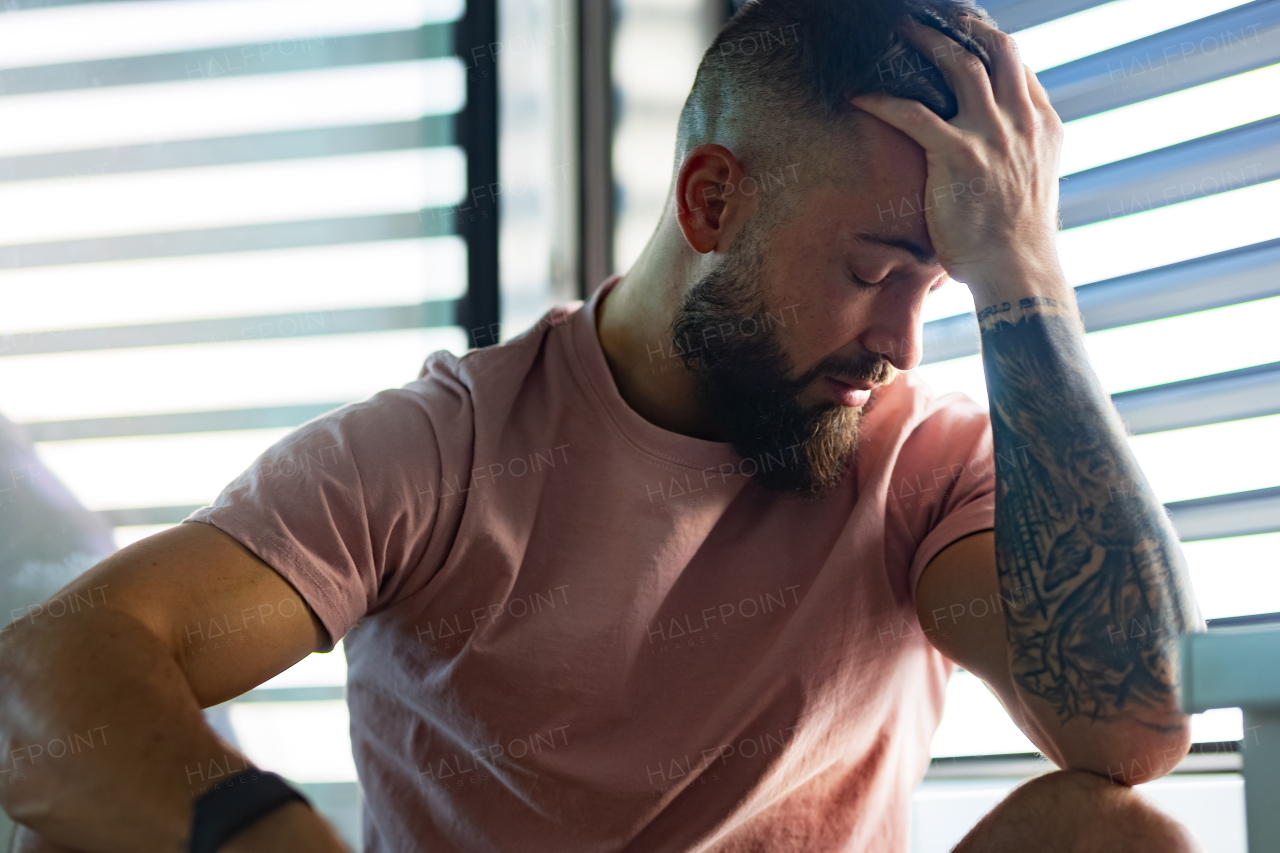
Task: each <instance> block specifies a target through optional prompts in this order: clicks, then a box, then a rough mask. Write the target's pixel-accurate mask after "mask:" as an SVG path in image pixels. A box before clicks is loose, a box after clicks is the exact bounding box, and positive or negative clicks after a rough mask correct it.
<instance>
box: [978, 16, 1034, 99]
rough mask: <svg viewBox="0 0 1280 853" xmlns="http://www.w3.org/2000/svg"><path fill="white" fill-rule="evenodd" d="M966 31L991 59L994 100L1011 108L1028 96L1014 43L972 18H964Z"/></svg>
mask: <svg viewBox="0 0 1280 853" xmlns="http://www.w3.org/2000/svg"><path fill="white" fill-rule="evenodd" d="M967 20H968V22H969V31H970V32H971V33H972V35H973V37H974V40H976V41H977V42H978V44H980V45H982V47H983V49H984V50H985V51H986V52H987V59H988V60H990V62H991V74H990V77H991V88H992V90H993V91H994V92H995V97H996V103H998V104H1000V105H1002V106H1004V107H1005V108H1006V109H1009V108H1011V107H1012V106H1013V105H1014V104H1017V103H1018V102H1020V101H1023V102H1025V101H1026V100H1027V97H1028V92H1027V78H1026V75H1024V74H1023V72H1022V69H1023V68H1024V67H1025V66H1024V65H1023V64H1022V57H1021V55H1020V54H1019V53H1018V43H1017V42H1015V41H1014V40H1013V38H1012V37H1011V36H1009V35H1008V34H1006V33H1002V32H1001V31H1000V30H998V29H996V28H995V27H993V26H991V25H990V24H988V23H985V22H984V21H981V20H979V19H977V18H974V17H968V18H967Z"/></svg>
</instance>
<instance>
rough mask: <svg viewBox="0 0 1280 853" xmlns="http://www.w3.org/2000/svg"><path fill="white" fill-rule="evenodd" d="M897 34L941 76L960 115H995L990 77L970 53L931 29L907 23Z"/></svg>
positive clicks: (951, 39)
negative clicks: (958, 107) (951, 94)
mask: <svg viewBox="0 0 1280 853" xmlns="http://www.w3.org/2000/svg"><path fill="white" fill-rule="evenodd" d="M900 32H901V33H902V37H903V38H905V39H906V40H907V41H908V42H910V43H911V45H912V46H913V47H915V49H916V50H918V51H920V53H921V54H923V55H924V58H925V59H927V60H929V61H930V62H932V63H933V64H934V66H936V67H937V69H938V71H940V72H942V78H943V79H944V80H946V81H947V85H948V86H950V87H951V91H952V92H954V93H955V96H956V102H957V103H958V104H959V106H960V112H962V113H971V112H974V111H980V112H984V113H987V114H993V113H994V112H995V109H996V107H995V104H996V100H995V93H994V92H993V91H992V89H991V77H990V76H989V75H988V74H987V68H986V66H985V65H983V64H982V60H981V59H979V58H978V57H977V56H976V55H974V54H972V53H970V52H969V51H968V50H967V49H966V48H965V46H964V45H962V44H960V42H958V41H956V40H955V39H953V38H951V37H950V36H948V35H946V34H945V33H943V32H941V31H940V30H935V29H934V28H933V27H926V26H925V25H924V24H921V23H920V22H918V21H916V20H915V19H914V18H912V19H909V20H908V22H907V23H906V24H904V25H903V26H902V27H901V29H900Z"/></svg>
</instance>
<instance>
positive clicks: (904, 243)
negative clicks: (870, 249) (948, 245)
mask: <svg viewBox="0 0 1280 853" xmlns="http://www.w3.org/2000/svg"><path fill="white" fill-rule="evenodd" d="M855 236H856V237H857V238H858V239H859V240H865V241H867V242H868V243H879V244H880V245H882V246H888V247H889V248H891V249H901V250H902V251H904V252H906V253H908V254H909V255H911V257H913V258H915V259H916V260H917V261H919V262H920V263H922V264H924V265H925V266H927V267H931V266H933V265H934V264H936V263H937V262H938V256H937V255H935V254H934V253H933V252H931V251H929V250H928V249H926V248H925V247H924V246H921V245H920V244H919V243H916V242H915V241H913V240H906V239H903V238H901V237H881V236H879V235H878V234H857V235H855Z"/></svg>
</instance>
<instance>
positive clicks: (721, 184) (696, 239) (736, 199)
mask: <svg viewBox="0 0 1280 853" xmlns="http://www.w3.org/2000/svg"><path fill="white" fill-rule="evenodd" d="M743 177H745V173H744V172H743V170H742V164H741V163H739V162H738V158H737V157H735V156H733V152H732V151H730V150H729V149H728V148H725V147H724V146H723V145H699V146H698V147H697V148H695V149H693V150H692V151H690V152H689V156H687V157H685V159H684V163H683V164H681V166H680V173H679V174H678V175H677V176H676V217H677V218H678V219H679V222H680V231H681V233H683V234H684V239H685V240H686V241H687V242H688V243H689V245H690V246H691V247H692V248H693V250H694V251H695V252H698V253H699V254H703V255H705V254H706V253H707V252H712V251H715V250H716V249H719V250H720V251H722V252H723V251H725V250H727V249H728V248H729V242H731V241H732V237H733V235H734V234H736V233H737V228H738V227H739V226H740V225H741V224H742V223H743V222H744V221H745V220H746V218H747V217H748V216H749V215H750V211H749V210H748V209H747V208H748V206H749V205H748V202H749V201H750V199H748V198H746V197H744V196H743V195H742V194H741V193H740V192H738V188H739V187H740V186H741V185H742V179H743ZM727 241H729V242H727Z"/></svg>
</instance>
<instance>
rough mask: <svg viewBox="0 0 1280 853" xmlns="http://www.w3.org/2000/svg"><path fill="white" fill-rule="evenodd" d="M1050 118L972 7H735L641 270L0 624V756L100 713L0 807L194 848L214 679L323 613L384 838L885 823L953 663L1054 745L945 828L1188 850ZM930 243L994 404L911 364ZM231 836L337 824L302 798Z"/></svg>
mask: <svg viewBox="0 0 1280 853" xmlns="http://www.w3.org/2000/svg"><path fill="white" fill-rule="evenodd" d="M904 13H909V18H910V21H912V22H911V23H907V22H905V21H904V20H903V15H904ZM898 27H901V29H900V30H899V29H897V28H898ZM935 67H936V70H935ZM944 81H945V82H944ZM953 93H954V94H953ZM1060 139H1061V125H1060V123H1059V121H1058V119H1057V117H1056V116H1055V115H1054V113H1053V110H1052V108H1051V107H1050V105H1049V103H1048V99H1047V97H1046V96H1045V93H1044V90H1043V89H1042V88H1041V87H1040V85H1039V83H1038V82H1037V81H1036V80H1035V78H1034V76H1033V75H1032V74H1031V73H1030V72H1029V71H1027V70H1026V69H1025V68H1024V67H1023V66H1022V65H1021V63H1020V62H1019V61H1018V58H1017V53H1016V50H1015V48H1014V46H1013V44H1012V42H1011V41H1010V40H1009V39H1008V38H1007V37H1005V36H1004V35H1002V34H1001V33H999V32H998V31H997V30H996V29H994V27H993V26H991V24H990V22H989V20H988V19H986V18H985V16H984V15H982V14H981V13H980V12H979V10H978V9H977V8H976V7H974V6H971V5H968V4H967V3H965V2H953V0H931V2H922V0H912V2H895V3H889V2H886V3H858V4H854V3H837V2H821V0H807V1H806V2H800V0H759V2H755V3H751V4H748V5H747V6H746V7H745V8H744V10H743V11H741V12H740V13H739V14H738V15H737V16H736V17H735V18H734V20H733V21H731V22H730V23H729V24H728V26H727V27H726V28H725V29H724V31H722V33H721V34H720V35H719V37H718V38H717V40H716V42H715V43H714V44H713V45H712V46H711V48H710V49H709V50H708V52H707V54H706V56H705V57H704V60H703V63H702V65H701V67H700V69H699V73H698V77H697V81H696V82H695V84H694V88H693V91H692V93H691V94H690V97H689V100H688V103H687V104H686V107H685V111H684V114H683V115H682V118H681V123H680V130H679V140H678V143H677V152H676V164H675V173H674V175H673V180H672V186H671V196H670V199H669V202H668V205H667V208H666V210H665V212H664V214H663V217H662V220H661V223H660V224H659V226H658V229H657V231H656V233H655V234H654V236H653V238H652V240H651V241H650V243H649V245H648V247H647V248H646V250H645V251H644V253H643V254H642V256H641V258H640V259H639V261H638V262H637V263H636V264H635V266H634V267H633V268H632V269H631V270H630V271H629V272H628V273H627V274H626V275H625V276H624V277H622V278H621V279H616V278H615V279H611V280H610V281H608V282H606V283H605V284H604V286H603V287H602V288H600V290H599V291H597V292H596V293H595V295H594V296H593V297H592V298H591V299H590V300H589V301H588V302H587V304H586V305H585V306H581V307H580V308H571V309H569V310H566V309H558V310H555V311H552V312H549V313H548V315H547V316H546V317H545V318H544V321H543V322H541V323H539V324H538V325H537V326H536V327H535V328H533V329H531V330H529V331H528V332H526V333H525V334H523V335H522V336H520V337H519V338H517V339H515V340H513V341H511V342H509V343H507V344H503V345H500V346H496V347H491V348H488V349H484V350H480V351H477V352H473V353H470V354H468V355H467V356H465V357H463V358H462V359H457V358H455V357H453V356H451V355H449V354H447V353H436V354H435V355H433V356H432V357H431V358H429V359H428V360H427V363H426V365H425V367H424V368H423V372H422V375H421V376H420V378H419V379H418V380H417V381H415V382H412V383H410V384H409V385H406V386H405V387H404V388H403V389H399V390H394V391H387V392H383V393H381V394H378V395H375V396H374V397H373V398H371V399H370V400H367V401H365V402H362V403H358V404H353V405H351V406H347V407H344V408H343V409H340V410H338V411H337V412H335V413H332V414H330V415H327V416H325V417H323V418H320V419H317V420H315V421H312V422H311V423H309V424H307V425H305V426H303V427H301V428H300V429H299V430H298V431H296V432H295V433H293V434H292V435H291V436H289V437H288V438H286V439H285V440H283V441H281V442H280V443H279V444H277V445H276V446H274V447H273V448H271V449H270V450H269V451H267V453H266V454H264V456H263V457H262V458H260V459H259V460H258V462H256V463H255V465H254V466H253V467H252V468H251V469H250V470H249V471H247V472H246V473H245V474H244V475H242V476H241V477H240V478H238V479H237V480H236V481H235V482H233V483H232V484H231V485H230V486H228V488H227V489H226V490H225V491H224V492H223V494H222V495H221V496H220V497H219V498H218V500H217V502H216V503H215V505H214V506H212V507H206V508H204V509H202V510H200V511H199V512H197V513H195V514H194V515H193V516H192V517H191V519H189V522H191V523H188V524H184V525H182V526H181V527H180V528H178V529H175V530H172V531H169V532H166V533H165V534H162V535H159V536H155V537H152V538H151V539H149V540H145V541H143V542H141V543H138V544H137V545H135V546H133V547H131V548H127V549H125V550H124V551H123V552H121V553H120V554H119V555H117V556H115V557H113V558H111V559H109V560H107V561H105V562H104V563H102V564H100V565H99V566H98V567H96V568H95V569H94V570H92V571H91V572H90V573H89V576H88V579H87V580H85V581H83V583H109V584H110V588H111V590H112V595H111V596H110V600H111V602H112V606H111V609H110V610H108V611H105V612H103V613H101V614H97V615H95V616H94V617H93V618H92V619H85V620H81V621H79V622H77V623H75V624H70V625H65V626H58V629H57V630H52V629H47V630H45V631H44V632H43V633H40V634H38V635H37V636H36V637H34V638H33V639H32V641H31V642H29V643H28V644H26V645H24V646H22V647H21V649H20V651H17V652H9V651H6V652H5V653H4V657H3V658H0V670H2V671H3V675H4V677H5V678H6V679H8V680H10V681H11V682H12V683H14V684H15V685H16V689H14V690H12V691H11V692H10V693H9V695H8V696H6V697H5V698H4V699H3V700H2V701H3V704H2V705H0V711H2V713H0V727H2V728H3V731H4V736H5V738H6V739H7V740H8V741H9V742H10V743H14V742H17V743H36V742H40V741H41V739H48V738H49V737H51V736H53V735H54V734H55V733H56V732H59V731H74V730H78V729H79V728H81V727H88V726H91V725H109V726H110V730H111V732H112V733H113V737H116V738H117V740H114V741H113V742H112V746H111V748H110V749H103V750H100V751H94V752H93V753H89V752H84V753H82V754H79V755H77V756H75V758H74V761H71V760H66V761H64V762H62V763H55V762H45V763H43V764H33V765H32V767H31V768H30V776H31V777H32V778H31V780H30V781H29V783H28V784H27V785H26V786H23V787H15V788H12V789H9V790H5V791H4V794H3V800H2V801H3V804H4V806H5V807H6V809H8V810H9V811H10V812H11V813H12V814H13V815H14V817H15V818H17V819H18V820H20V821H22V822H24V823H25V824H27V825H29V826H30V827H31V828H32V829H33V830H35V831H36V832H38V833H40V834H42V835H43V836H45V837H47V838H48V839H50V840H51V841H52V842H57V843H61V844H64V845H68V846H72V847H77V846H78V847H81V848H83V849H86V850H104V851H106V850H111V851H115V850H120V851H124V850H141V849H148V850H151V849H155V850H161V849H164V850H176V849H185V848H183V847H182V845H184V844H186V843H187V838H188V833H189V831H190V821H191V815H192V803H193V802H199V801H198V800H197V797H199V796H201V790H202V788H201V786H203V785H204V783H205V782H206V780H212V779H219V778H223V775H222V774H224V773H230V772H231V771H232V770H234V769H238V768H242V767H243V766H244V759H243V758H242V757H240V756H239V755H238V754H237V753H235V752H234V751H232V750H230V749H229V747H228V746H227V745H226V744H223V743H221V742H219V740H218V739H217V738H216V737H215V736H214V734H213V733H212V731H210V730H209V729H208V728H207V727H206V726H204V725H203V724H202V722H201V720H200V716H199V713H200V712H199V709H200V708H201V707H202V706H208V705H211V704H213V703H217V702H221V701H225V700H226V699H229V698H231V697H233V696H235V695H238V694H239V693H241V692H243V691H245V690H248V689H249V688H251V687H253V686H254V685H256V684H259V683H261V682H262V681H263V680H265V679H266V678H268V677H270V676H271V675H273V674H275V673H277V672H279V671H281V670H282V669H284V668H286V667H287V666H289V665H291V664H292V663H293V662H295V661H296V660H298V659H299V658H301V657H302V656H304V655H305V654H307V653H309V652H311V651H314V650H322V651H323V650H328V649H331V648H332V647H333V644H334V643H335V642H336V641H337V640H338V639H339V638H344V637H345V643H344V645H345V649H346V654H347V657H348V661H349V667H350V669H349V684H348V701H349V704H350V707H351V715H352V742H353V748H354V750H355V755H356V760H357V765H358V767H359V769H360V773H361V781H362V784H363V787H364V791H365V796H366V816H367V819H366V822H365V829H364V835H365V847H366V849H368V850H374V851H390V850H396V851H400V850H423V851H444V850H557V851H576V850H628V851H632V850H634V851H648V850H664V851H666V850H670V851H676V850H698V851H739V850H772V851H826V850H831V851H834V850H857V851H885V852H886V853H889V851H893V853H901V851H905V850H906V849H907V818H908V809H909V798H910V794H911V791H912V789H913V788H914V787H915V785H916V784H917V783H918V782H919V780H920V778H921V776H922V775H923V773H924V770H925V768H926V767H927V764H928V746H929V740H930V737H931V736H932V734H933V731H934V729H935V728H936V726H937V723H938V719H939V717H940V715H941V711H942V700H943V694H944V689H945V684H946V680H947V677H948V675H949V673H950V671H951V668H952V665H951V664H950V663H949V662H948V659H949V660H950V661H954V662H955V663H958V664H960V665H962V666H963V667H965V668H966V669H968V670H969V671H971V672H974V673H975V674H977V675H979V676H980V677H982V678H983V679H984V681H986V683H987V684H988V685H989V686H990V688H991V689H992V690H993V692H994V693H995V694H996V695H997V696H998V697H999V698H1000V700H1001V701H1002V702H1003V704H1004V705H1005V707H1006V708H1007V709H1008V710H1009V712H1010V714H1011V716H1012V717H1013V718H1014V719H1015V721H1016V722H1017V723H1018V724H1019V725H1020V726H1021V727H1022V728H1023V730H1024V731H1026V732H1027V735H1028V736H1029V737H1030V738H1031V739H1032V740H1033V741H1034V742H1035V743H1036V744H1037V745H1038V746H1039V747H1040V748H1041V749H1042V750H1043V751H1044V753H1045V754H1046V755H1047V756H1049V757H1050V758H1051V759H1053V761H1054V762H1055V763H1056V764H1057V765H1058V766H1059V767H1060V768H1063V769H1062V770H1061V771H1059V772H1057V773H1051V774H1047V775H1045V776H1042V777H1040V778H1038V779H1036V780H1034V781H1032V782H1030V783H1028V784H1026V785H1025V786H1023V787H1021V788H1019V789H1018V790H1016V791H1015V792H1014V793H1013V794H1012V795H1011V796H1010V797H1009V799H1007V800H1006V801H1005V802H1003V803H1001V804H1000V805H999V806H998V807H997V808H996V809H995V810H994V811H993V812H992V813H991V814H989V815H988V816H987V817H986V818H985V819H984V820H983V821H982V822H981V823H980V824H979V825H978V826H977V827H976V828H975V829H974V830H973V832H972V833H970V835H969V836H968V838H966V840H965V841H964V842H963V843H962V844H961V846H960V848H959V849H960V850H964V851H977V850H980V851H1013V850H1026V849H1036V850H1058V851H1067V850H1097V849H1124V850H1138V851H1156V850H1159V851H1165V853H1167V851H1182V850H1191V849H1194V841H1193V840H1192V839H1190V838H1189V836H1188V835H1187V834H1186V832H1185V831H1184V830H1183V829H1182V828H1181V827H1180V826H1179V825H1178V824H1176V823H1175V822H1173V821H1172V820H1170V819H1169V818H1167V817H1165V816H1163V815H1162V814H1160V813H1159V812H1156V811H1154V810H1153V809H1151V808H1149V807H1147V806H1145V805H1144V804H1143V802H1142V800H1141V799H1140V798H1139V797H1138V796H1137V795H1136V794H1135V793H1134V792H1133V791H1132V790H1131V788H1130V787H1128V786H1129V785H1131V784H1133V783H1135V782H1144V781H1147V780H1149V779H1151V778H1154V777H1155V776H1158V775H1160V774H1162V773H1165V772H1168V770H1169V769H1171V768H1172V766H1173V765H1174V764H1176V763H1177V762H1178V760H1180V759H1181V757H1182V756H1183V755H1184V754H1185V753H1186V751H1187V748H1188V741H1189V735H1188V727H1187V718H1186V717H1185V716H1184V715H1183V714H1182V713H1181V712H1180V710H1179V707H1178V701H1177V687H1178V684H1177V674H1178V666H1177V660H1176V642H1177V636H1178V634H1179V633H1180V632H1183V631H1187V630H1201V629H1202V621H1201V619H1200V616H1199V613H1198V611H1197V609H1196V605H1195V602H1194V600H1193V598H1192V596H1191V594H1190V591H1189V590H1190V587H1189V584H1188V583H1187V575H1186V570H1185V567H1184V565H1183V562H1182V558H1181V556H1180V553H1179V550H1178V545H1177V541H1176V538H1175V536H1174V533H1173V531H1172V529H1171V527H1170V525H1169V523H1168V521H1167V519H1166V518H1165V516H1164V515H1163V512H1162V509H1161V506H1160V504H1159V502H1158V501H1157V500H1156V499H1155V497H1154V496H1153V495H1152V494H1151V493H1150V490H1149V489H1148V488H1147V486H1146V483H1145V480H1144V479H1143V476H1142V473H1141V472H1140V471H1139V469H1138V467H1137V465H1136V463H1135V462H1134V460H1133V457H1132V456H1131V455H1130V453H1129V451H1128V448H1127V445H1126V440H1125V437H1124V432H1123V429H1122V426H1121V424H1120V421H1119V419H1118V418H1117V417H1116V415H1115V413H1114V410H1113V409H1112V408H1111V406H1110V403H1109V401H1108V399H1107V397H1106V395H1105V394H1104V393H1103V391H1102V389H1101V388H1100V387H1099V385H1098V383H1097V381H1096V379H1095V378H1094V376H1093V373H1092V371H1091V369H1090V367H1089V365H1088V362H1087V360H1086V358H1085V356H1084V350H1083V346H1082V342H1081V332H1082V329H1081V327H1080V325H1079V321H1078V315H1077V312H1076V308H1075V302H1074V297H1073V293H1072V291H1071V289H1070V288H1069V287H1068V286H1067V285H1066V284H1065V282H1064V281H1063V276H1062V272H1061V270H1060V268H1059V266H1058V262H1057V258H1056V255H1055V247H1054V231H1055V226H1056V205H1057V196H1056V182H1057V175H1056V169H1057V157H1058V148H1059V144H1060ZM948 275H950V276H951V277H953V278H955V279H957V280H958V281H961V282H964V283H965V285H967V286H968V287H969V289H970V290H971V291H972V292H973V294H974V297H975V300H976V305H977V308H978V309H979V310H978V316H979V319H980V321H981V328H982V340H983V357H984V360H985V364H986V370H987V377H988V387H989V389H990V394H991V419H990V421H988V418H987V416H986V415H985V414H984V413H983V412H982V410H981V409H979V408H978V407H977V406H975V405H974V404H973V403H972V402H970V401H967V400H965V399H963V398H960V397H950V398H944V399H942V400H935V399H933V398H931V396H930V395H929V394H928V392H927V390H926V389H925V388H924V387H923V386H922V385H921V384H920V383H919V382H918V381H916V380H914V378H913V377H912V376H911V374H910V373H908V372H907V371H909V370H910V369H911V368H912V367H914V366H915V365H916V364H917V363H918V362H919V360H920V355H921V353H920V348H921V345H920V339H921V328H922V327H921V319H920V317H921V309H922V305H923V303H924V300H925V299H926V298H927V295H928V293H929V291H930V290H932V289H934V288H935V287H937V286H940V285H941V284H942V283H943V281H944V280H945V279H946V277H947V276H948ZM965 285H959V284H952V285H950V286H965ZM197 522H203V523H197ZM979 604H982V605H983V606H982V607H981V608H980V607H979V606H978V605H979ZM290 606H292V607H294V608H296V612H297V613H298V614H299V615H298V616H295V617H290V616H287V615H282V614H285V613H286V612H290V613H292V612H294V611H293V610H290ZM957 607H958V608H959V609H958V610H957ZM307 608H309V610H308V609H307ZM304 612H309V613H310V617H309V618H302V617H301V615H300V614H302V613H304ZM1135 623H1136V624H1138V625H1140V626H1142V629H1141V630H1142V631H1143V634H1142V637H1143V638H1145V639H1144V641H1143V642H1138V641H1137V640H1133V641H1130V642H1127V643H1125V642H1123V641H1117V640H1116V638H1117V637H1122V638H1123V637H1127V636H1129V633H1126V632H1128V631H1129V626H1131V625H1132V624H1135ZM214 624H216V625H217V626H219V630H220V631H221V630H225V631H226V632H227V633H228V636H230V632H231V631H232V629H235V630H236V631H239V632H241V634H242V639H239V640H235V641H234V642H232V643H231V649H230V650H226V649H210V648H207V647H206V646H201V647H200V648H196V646H195V642H196V641H193V640H192V639H191V637H192V636H193V635H192V628H191V626H193V625H195V626H212V625H214ZM201 630H202V631H203V630H204V629H203V627H201ZM200 637H201V638H202V639H203V637H204V634H203V633H201V634H200ZM201 641H202V640H201ZM944 656H945V657H944ZM37 673H41V674H42V675H39V676H38V675H37ZM140 720H146V721H147V722H146V723H145V724H144V723H142V722H140ZM192 768H195V770H194V771H193V770H192ZM193 780H194V781H193ZM33 849H39V848H35V847H33ZM222 849H224V850H227V851H233V850H234V851H241V850H243V851H251V850H253V851H256V850H263V851H265V850H297V851H303V850H307V851H310V850H338V849H340V846H339V844H338V843H337V842H336V841H334V840H333V839H332V836H331V835H328V834H327V833H326V830H325V828H324V827H323V825H322V824H321V822H320V821H319V820H318V819H317V818H315V817H314V816H313V815H312V814H311V813H310V812H309V811H308V810H307V809H306V807H305V806H303V805H301V804H297V803H291V804H288V805H284V806H281V807H279V808H276V809H274V810H272V811H270V812H269V813H267V815H266V816H265V817H260V818H259V819H257V820H255V821H253V822H252V823H249V824H248V825H247V827H246V828H244V829H242V830H240V831H239V832H238V833H237V834H236V835H234V836H232V838H231V840H230V841H228V842H227V843H226V844H225V845H224V846H223V847H222Z"/></svg>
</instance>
